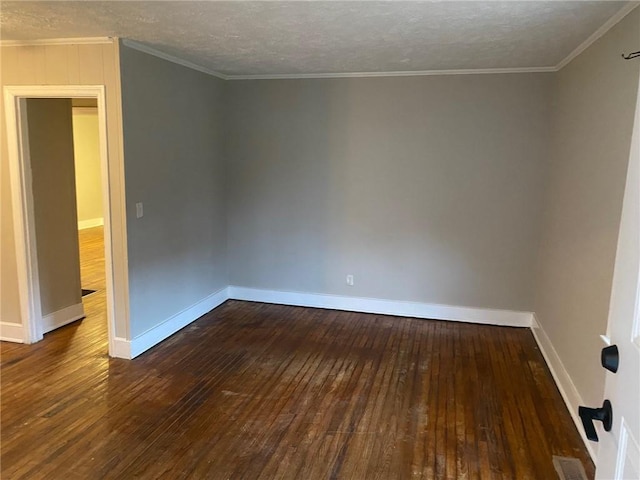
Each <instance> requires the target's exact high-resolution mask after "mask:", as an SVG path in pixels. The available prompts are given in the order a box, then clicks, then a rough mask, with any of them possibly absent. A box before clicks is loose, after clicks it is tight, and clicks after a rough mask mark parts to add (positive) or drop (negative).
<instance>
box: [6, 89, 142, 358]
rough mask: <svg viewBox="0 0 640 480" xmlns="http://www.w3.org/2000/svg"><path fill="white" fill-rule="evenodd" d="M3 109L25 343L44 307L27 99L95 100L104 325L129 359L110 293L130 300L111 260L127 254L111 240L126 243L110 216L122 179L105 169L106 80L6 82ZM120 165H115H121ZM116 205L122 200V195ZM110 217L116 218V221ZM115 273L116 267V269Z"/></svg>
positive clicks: (121, 313) (38, 329) (35, 333)
mask: <svg viewBox="0 0 640 480" xmlns="http://www.w3.org/2000/svg"><path fill="white" fill-rule="evenodd" d="M4 98H5V113H6V120H7V146H8V156H9V167H10V168H9V170H10V173H11V190H12V199H13V220H14V232H15V237H16V238H15V240H16V261H17V264H18V265H17V266H18V284H19V292H20V308H21V314H22V315H21V316H22V323H23V331H24V339H23V341H24V343H33V342H37V341H40V340H42V337H43V328H42V311H41V308H40V286H39V278H38V265H37V256H36V254H35V252H36V250H35V246H36V235H35V224H34V217H33V193H32V189H31V169H30V165H29V151H28V142H27V141H25V135H26V128H27V125H26V121H27V120H26V116H25V109H24V107H25V105H26V103H25V99H26V98H94V99H96V100H97V103H98V126H99V130H100V134H99V139H100V162H101V177H102V195H103V211H104V215H103V216H104V241H105V274H106V282H107V288H106V295H107V302H106V303H107V325H108V329H107V330H108V337H109V355H110V356H112V357H122V358H130V356H129V354H128V352H123V351H121V350H119V349H118V348H117V342H116V329H115V322H116V317H118V318H124V319H125V321H126V322H127V323H128V311H127V309H126V307H125V308H124V309H122V308H120V309H116V303H115V301H114V296H115V295H117V296H118V297H119V298H123V299H124V300H125V305H128V299H129V292H128V278H127V276H126V272H127V269H126V268H118V269H117V270H116V269H114V268H113V266H114V263H115V262H118V263H120V264H124V265H126V258H122V257H114V255H113V249H112V243H113V241H114V239H118V240H119V241H122V242H124V244H126V225H125V224H124V223H123V221H122V219H124V218H125V216H124V214H119V215H117V216H115V217H114V215H112V213H113V212H112V208H111V195H112V193H111V192H112V188H111V187H112V186H113V185H112V183H113V182H114V179H115V181H117V182H120V183H121V184H122V185H117V187H118V188H116V189H115V190H116V191H119V192H122V195H124V193H123V192H124V188H123V184H124V179H123V178H120V177H119V176H112V175H110V172H109V168H110V167H109V165H110V156H109V151H108V142H107V138H108V137H107V135H108V134H109V132H108V131H107V112H106V97H105V87H104V85H60V86H57V85H56V86H54V85H34V86H25V85H20V86H5V87H4ZM120 166H121V165H118V167H120ZM120 204H122V205H125V202H124V198H122V199H120ZM114 218H116V219H119V220H118V221H114ZM116 272H120V273H118V274H116Z"/></svg>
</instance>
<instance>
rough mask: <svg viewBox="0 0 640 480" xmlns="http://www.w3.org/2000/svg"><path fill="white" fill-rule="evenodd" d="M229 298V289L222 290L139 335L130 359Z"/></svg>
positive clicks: (132, 345)
mask: <svg viewBox="0 0 640 480" xmlns="http://www.w3.org/2000/svg"><path fill="white" fill-rule="evenodd" d="M228 298H229V294H228V288H227V287H225V288H222V289H220V290H218V291H217V292H215V293H213V294H211V295H209V296H208V297H206V298H204V299H202V300H200V301H199V302H197V303H195V304H193V305H191V306H190V307H187V308H185V309H184V310H182V311H181V312H179V313H176V314H175V315H173V316H172V317H169V318H168V319H166V320H165V321H164V322H162V323H161V324H159V325H156V326H154V327H153V328H151V329H150V330H147V331H146V332H144V333H142V334H141V335H138V336H137V337H136V338H134V339H133V340H131V342H130V350H129V354H130V358H135V357H137V356H138V355H140V354H141V353H143V352H145V351H147V350H149V349H150V348H151V347H153V346H154V345H157V344H158V343H160V342H162V341H163V340H165V339H166V338H169V337H170V336H171V335H173V334H174V333H176V332H177V331H178V330H180V329H182V328H184V327H186V326H187V325H189V324H190V323H192V322H194V321H196V320H197V319H199V318H200V317H202V316H203V315H204V314H205V313H209V312H210V311H211V310H213V309H214V308H216V307H217V306H219V305H221V304H223V303H224V302H225V301H227V300H228Z"/></svg>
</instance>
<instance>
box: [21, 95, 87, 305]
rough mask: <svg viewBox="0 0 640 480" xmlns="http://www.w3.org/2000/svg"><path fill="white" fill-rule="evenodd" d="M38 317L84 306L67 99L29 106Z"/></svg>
mask: <svg viewBox="0 0 640 480" xmlns="http://www.w3.org/2000/svg"><path fill="white" fill-rule="evenodd" d="M26 104H27V121H28V125H29V128H28V139H29V140H28V141H29V157H30V165H31V177H32V186H33V211H34V217H35V227H36V238H37V242H38V243H37V257H38V273H39V280H40V302H41V306H42V315H48V314H50V313H54V312H57V311H58V310H62V309H64V308H67V307H71V306H73V305H77V304H79V303H80V302H81V301H82V298H81V293H80V290H81V285H80V255H79V245H78V227H77V225H78V220H77V216H76V195H75V174H74V159H73V156H74V155H73V150H74V145H73V127H72V120H71V100H70V99H60V98H36V99H28V100H27V102H26Z"/></svg>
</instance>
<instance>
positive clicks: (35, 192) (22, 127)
mask: <svg viewBox="0 0 640 480" xmlns="http://www.w3.org/2000/svg"><path fill="white" fill-rule="evenodd" d="M36 99H38V100H44V99H47V100H57V101H58V103H57V105H58V108H63V107H62V105H68V106H69V111H68V114H69V120H70V121H71V120H72V109H71V108H72V99H74V100H73V102H75V103H76V107H77V108H78V109H84V108H87V107H90V108H91V107H92V108H93V111H94V112H95V118H94V120H95V121H96V122H97V128H98V134H97V141H98V159H97V162H98V163H99V174H100V175H99V176H100V187H101V188H100V190H101V194H99V195H98V197H99V198H100V204H101V205H100V209H101V216H100V217H93V218H92V219H88V220H92V222H93V223H97V222H98V220H96V219H100V220H99V223H103V225H101V226H100V225H94V226H93V228H97V230H94V232H93V233H94V235H93V241H94V242H93V248H92V249H91V251H86V252H85V253H86V254H87V255H89V256H94V257H95V256H102V255H103V256H104V263H103V265H104V273H103V277H102V278H103V279H104V284H103V285H104V289H103V291H102V300H101V302H100V303H101V305H100V308H102V310H103V322H104V318H105V317H106V325H107V337H108V345H109V355H111V356H117V357H125V358H127V357H128V355H127V352H126V351H124V352H123V351H120V350H121V349H119V347H118V345H117V342H116V333H115V332H116V330H115V322H116V310H115V303H114V293H115V291H116V290H117V291H118V292H117V293H118V294H120V295H121V296H123V297H124V298H126V297H127V296H126V293H125V295H122V293H123V292H126V278H118V279H116V278H114V273H113V272H114V268H113V262H114V257H113V254H112V243H113V242H112V240H113V238H114V230H116V232H117V233H118V234H119V235H125V229H124V225H120V224H119V223H118V224H115V225H113V224H112V222H111V220H112V215H111V204H112V202H111V196H110V192H111V189H110V178H109V157H108V149H107V120H106V119H107V116H106V110H105V93H104V86H62V87H53V86H40V87H5V106H6V110H7V130H8V142H9V145H8V146H9V157H10V158H9V161H10V166H11V184H12V195H13V200H14V205H13V211H14V229H15V236H16V258H17V263H18V276H19V278H18V280H19V284H20V285H19V287H20V288H19V291H20V304H21V314H22V324H23V331H24V342H25V343H33V342H37V341H39V340H42V338H43V335H44V333H46V332H48V331H51V330H52V329H55V328H57V327H58V326H61V325H63V324H65V323H69V322H73V321H74V320H76V319H77V317H78V316H84V315H85V313H89V312H84V311H80V309H84V304H87V305H89V304H90V303H91V302H90V301H89V298H90V297H87V298H86V301H85V302H83V301H82V295H81V291H82V289H83V288H85V289H88V290H93V289H94V288H91V284H86V283H85V285H82V280H81V270H82V269H81V267H80V257H79V255H78V252H79V251H80V242H83V238H82V237H83V233H84V232H83V230H84V229H82V230H79V227H83V226H88V225H89V224H91V223H92V222H85V223H84V224H83V223H79V221H78V214H80V208H81V207H80V205H79V204H77V203H76V188H75V183H76V178H75V165H73V163H72V164H71V172H72V173H71V175H69V172H66V174H65V173H63V172H61V171H59V170H58V169H56V168H52V165H46V162H45V164H44V169H43V168H42V165H39V166H38V168H36V165H32V160H33V161H34V162H38V161H41V160H39V159H36V155H35V154H36V153H37V152H32V151H31V145H30V141H29V140H30V139H29V134H30V131H31V128H33V125H31V124H30V121H29V109H30V108H29V107H30V106H29V102H30V101H33V100H36ZM78 113H81V110H78ZM82 113H87V112H86V111H85V112H82ZM85 123H86V122H85ZM58 126H59V125H54V124H49V125H45V126H44V128H42V131H43V132H46V131H48V130H55V128H54V127H58ZM52 138H53V137H52ZM53 147H54V145H53V144H51V145H47V146H45V148H41V151H46V148H51V150H52V151H53V150H54V148H53ZM55 147H56V148H58V149H60V150H64V148H67V147H65V145H62V146H61V145H58V144H57V145H55ZM73 147H74V146H73V143H72V148H73ZM36 148H38V147H36ZM32 154H34V155H33V158H32ZM46 155H47V154H44V156H45V157H46ZM71 155H72V158H73V156H74V155H73V152H72V154H71ZM61 170H63V169H61ZM94 175H95V172H94ZM58 183H62V184H63V185H60V184H58ZM43 185H44V188H42V186H43ZM47 188H49V189H53V191H54V192H53V193H51V192H49V194H47V193H46V190H47ZM92 188H93V189H95V187H92ZM118 190H119V191H120V189H118ZM43 192H44V194H43ZM80 193H81V192H78V194H79V195H80ZM94 193H95V192H94ZM47 195H49V196H47ZM56 197H64V199H65V201H66V204H65V205H66V207H65V208H67V210H68V207H69V205H72V209H73V211H72V212H71V215H70V216H63V215H60V212H59V211H57V208H58V207H54V206H53V205H51V204H50V203H49V202H50V201H51V199H53V198H56ZM56 201H57V200H56ZM59 208H62V207H59ZM94 212H95V210H94ZM84 214H85V212H84V211H83V213H82V215H84ZM41 217H45V218H44V220H43V219H42V218H41ZM46 217H50V218H46ZM70 218H71V219H72V220H70ZM47 220H52V222H50V223H56V225H55V227H60V226H61V225H60V223H62V224H64V225H66V229H65V231H66V232H67V235H70V234H69V232H70V231H71V230H72V231H73V232H72V233H73V235H75V243H74V242H73V240H69V241H68V242H67V243H66V244H65V243H61V242H57V243H56V242H55V241H52V240H51V239H50V238H47V235H48V234H51V231H52V230H49V231H48V233H45V232H46V230H44V229H43V228H38V224H39V223H43V222H44V223H43V224H46V221H47ZM70 222H71V224H72V225H71V228H70V227H69V223H70ZM54 230H55V228H54ZM102 232H103V233H102ZM87 233H89V232H87ZM40 237H42V238H40ZM85 237H87V236H86V235H85ZM98 237H101V238H100V239H101V240H102V242H97V240H99V239H98ZM68 238H69V239H70V238H71V237H70V236H69V237H68ZM41 240H42V241H41ZM84 240H86V241H85V242H84V243H85V247H86V244H88V243H90V242H91V240H92V239H90V238H89V239H87V238H85V239H84ZM96 243H98V247H97V248H96ZM70 244H71V245H70ZM47 248H49V249H50V250H53V253H52V252H48V253H49V257H48V260H44V262H45V263H46V262H48V265H43V266H40V267H41V268H39V260H40V259H42V258H45V255H44V254H42V252H40V251H39V249H40V250H42V249H45V250H46V249H47ZM74 248H75V254H76V257H75V262H76V264H75V266H74V265H72V266H71V267H69V268H67V267H65V268H61V265H63V264H64V263H65V261H61V258H56V252H57V255H58V256H59V257H60V256H63V255H64V254H69V252H71V251H73V250H74ZM85 250H87V248H85ZM68 258H69V259H71V260H69V262H71V263H74V260H73V259H72V257H71V256H69V257H68ZM94 260H95V258H94ZM118 260H123V259H118ZM85 263H86V262H85ZM96 263H100V262H99V261H98V262H96ZM119 263H122V262H119ZM42 267H46V268H42ZM51 267H53V268H51ZM47 268H48V269H47ZM74 272H75V273H74ZM89 273H90V272H85V277H86V276H87V275H88V274H89ZM94 273H96V274H97V273H99V272H95V271H94ZM65 276H66V277H65ZM41 277H43V278H41ZM63 278H64V280H63ZM52 279H53V280H52ZM94 280H95V278H94ZM86 281H89V282H91V280H88V279H87V280H86ZM56 282H57V284H56ZM45 285H46V288H47V291H45V289H44V287H45ZM94 286H98V287H99V286H100V285H98V284H94ZM41 287H42V288H41ZM95 290H96V291H97V292H98V291H99V290H100V288H96V289H95ZM74 295H75V298H79V302H76V303H74V301H75V300H74ZM94 295H98V293H96V294H94ZM65 296H67V297H68V298H66V299H65V300H60V299H61V298H63V299H64V298H65ZM94 300H95V301H94ZM98 300H99V299H98V297H94V299H93V300H92V303H97V302H98ZM65 304H68V308H69V309H68V310H66V311H65V308H67V307H66V306H65ZM61 305H62V306H63V308H58V307H60V306H61ZM74 305H75V306H74ZM93 307H97V305H94V306H93ZM93 307H92V308H93ZM56 308H57V309H56ZM52 309H53V310H52ZM74 309H75V310H74ZM61 310H62V312H61V313H60V311H61ZM94 310H95V309H94ZM50 311H52V312H54V313H55V312H57V313H58V315H57V316H56V315H54V318H52V317H51V316H50V313H51V312H50ZM120 313H122V312H120ZM74 316H75V317H76V318H75V319H74ZM52 320H53V321H54V324H52V323H51V321H52ZM125 320H126V319H125ZM103 325H104V323H103ZM125 325H126V324H125ZM121 343H122V342H121Z"/></svg>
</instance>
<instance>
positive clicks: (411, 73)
mask: <svg viewBox="0 0 640 480" xmlns="http://www.w3.org/2000/svg"><path fill="white" fill-rule="evenodd" d="M555 71H557V69H556V67H522V68H470V69H458V70H408V71H392V72H341V73H291V74H289V73H283V74H265V75H225V77H224V79H225V80H289V79H291V80H293V79H304V78H307V79H311V78H366V77H426V76H433V75H485V74H506V73H552V72H555Z"/></svg>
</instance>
